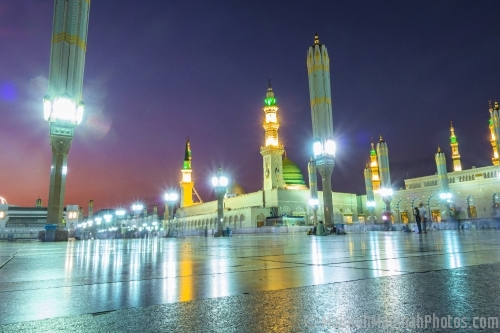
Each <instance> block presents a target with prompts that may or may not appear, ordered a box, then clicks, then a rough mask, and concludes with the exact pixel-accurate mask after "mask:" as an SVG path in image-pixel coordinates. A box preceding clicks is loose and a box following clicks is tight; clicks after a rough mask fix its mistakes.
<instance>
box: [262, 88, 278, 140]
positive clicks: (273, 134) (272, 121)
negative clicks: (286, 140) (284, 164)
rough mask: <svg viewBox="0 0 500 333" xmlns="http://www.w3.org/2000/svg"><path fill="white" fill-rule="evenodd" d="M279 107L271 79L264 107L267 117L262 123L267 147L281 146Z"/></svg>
mask: <svg viewBox="0 0 500 333" xmlns="http://www.w3.org/2000/svg"><path fill="white" fill-rule="evenodd" d="M278 109H279V108H278V105H276V98H274V92H273V88H271V80H269V88H267V93H266V98H265V99H264V108H263V110H264V114H265V119H264V123H263V124H262V127H264V130H265V147H269V146H272V147H279V141H278V128H279V127H280V123H279V122H278Z"/></svg>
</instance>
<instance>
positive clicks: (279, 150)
mask: <svg viewBox="0 0 500 333" xmlns="http://www.w3.org/2000/svg"><path fill="white" fill-rule="evenodd" d="M262 110H263V111H264V117H265V118H264V122H263V123H262V127H263V128H264V139H265V145H264V146H263V147H260V153H261V155H262V158H263V171H264V190H272V189H275V188H282V187H283V185H284V182H283V162H282V160H283V153H284V149H283V145H280V143H279V140H278V128H279V127H280V123H279V121H278V110H279V108H278V105H277V104H276V98H274V92H273V89H272V88H271V80H269V87H268V88H267V93H266V98H265V99H264V108H263V109H262Z"/></svg>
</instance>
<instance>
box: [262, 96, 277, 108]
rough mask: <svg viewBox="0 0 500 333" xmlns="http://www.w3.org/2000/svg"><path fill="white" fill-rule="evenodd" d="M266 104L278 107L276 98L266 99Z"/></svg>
mask: <svg viewBox="0 0 500 333" xmlns="http://www.w3.org/2000/svg"><path fill="white" fill-rule="evenodd" d="M264 104H265V105H266V106H273V105H276V98H274V97H268V98H266V99H264Z"/></svg>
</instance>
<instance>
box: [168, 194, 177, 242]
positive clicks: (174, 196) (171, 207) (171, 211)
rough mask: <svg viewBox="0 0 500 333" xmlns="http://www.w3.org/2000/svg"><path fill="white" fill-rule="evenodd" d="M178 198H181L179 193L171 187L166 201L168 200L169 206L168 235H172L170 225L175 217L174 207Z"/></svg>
mask: <svg viewBox="0 0 500 333" xmlns="http://www.w3.org/2000/svg"><path fill="white" fill-rule="evenodd" d="M177 200H179V194H177V192H175V191H174V189H173V188H170V189H169V190H168V192H167V193H165V201H166V202H167V207H168V228H167V237H170V225H171V223H172V219H173V218H174V207H175V205H176V204H177Z"/></svg>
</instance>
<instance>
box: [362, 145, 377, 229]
mask: <svg viewBox="0 0 500 333" xmlns="http://www.w3.org/2000/svg"><path fill="white" fill-rule="evenodd" d="M372 147H373V143H372ZM372 169H373V166H370V165H368V163H367V164H366V168H365V172H364V174H365V188H366V206H367V207H368V211H369V212H370V216H371V222H375V219H374V218H373V211H374V210H375V195H374V193H373V192H374V190H373V187H374V186H373V171H372ZM377 170H378V168H377ZM377 172H378V171H377ZM377 176H378V175H377ZM379 186H380V182H379Z"/></svg>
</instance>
